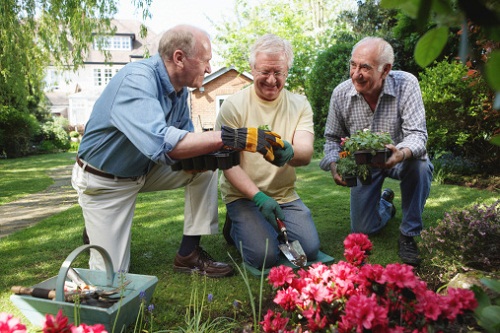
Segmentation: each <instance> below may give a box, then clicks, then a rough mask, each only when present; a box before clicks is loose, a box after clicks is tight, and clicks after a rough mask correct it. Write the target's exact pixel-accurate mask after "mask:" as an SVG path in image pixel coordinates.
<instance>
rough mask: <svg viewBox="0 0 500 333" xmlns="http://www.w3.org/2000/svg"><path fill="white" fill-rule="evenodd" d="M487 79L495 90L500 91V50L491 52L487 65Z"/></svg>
mask: <svg viewBox="0 0 500 333" xmlns="http://www.w3.org/2000/svg"><path fill="white" fill-rule="evenodd" d="M485 71H486V81H487V82H488V84H489V85H490V87H491V88H492V89H493V90H495V91H500V75H498V73H500V50H495V51H493V52H491V54H490V56H489V59H488V62H487V63H486V66H485Z"/></svg>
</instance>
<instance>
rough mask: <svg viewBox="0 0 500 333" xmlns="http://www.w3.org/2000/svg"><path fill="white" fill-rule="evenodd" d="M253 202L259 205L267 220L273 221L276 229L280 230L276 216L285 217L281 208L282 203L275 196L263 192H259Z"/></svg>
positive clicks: (272, 223)
mask: <svg viewBox="0 0 500 333" xmlns="http://www.w3.org/2000/svg"><path fill="white" fill-rule="evenodd" d="M252 200H253V202H255V204H256V205H257V207H259V210H260V212H261V213H262V215H264V217H265V218H266V220H267V221H268V222H269V223H271V225H272V226H273V227H274V229H276V230H278V223H277V222H276V218H279V219H280V220H284V219H285V214H283V211H282V210H281V207H280V205H279V204H278V203H277V202H276V200H274V199H273V198H271V197H269V196H267V195H266V194H264V193H263V192H257V194H256V195H254V197H253V199H252Z"/></svg>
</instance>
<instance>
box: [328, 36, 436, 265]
mask: <svg viewBox="0 0 500 333" xmlns="http://www.w3.org/2000/svg"><path fill="white" fill-rule="evenodd" d="M393 63H394V51H393V49H392V47H391V45H390V44H389V43H387V42H386V41H385V40H383V39H382V38H375V37H366V38H364V39H362V40H361V41H359V42H358V43H357V44H356V45H355V46H354V47H353V51H352V55H351V61H350V76H351V79H349V80H347V81H344V82H342V83H341V84H339V85H338V86H337V87H336V88H335V89H334V90H333V94H332V97H331V101H330V110H329V113H328V118H327V122H326V126H325V139H326V142H325V146H324V152H325V157H324V158H323V159H322V160H321V162H320V167H321V168H322V169H323V170H325V171H330V172H331V174H332V177H333V180H334V182H335V183H336V184H338V185H342V186H346V183H345V182H344V181H343V180H342V177H341V176H340V175H339V174H338V173H337V170H336V162H337V161H338V160H339V151H340V150H341V146H340V142H341V138H344V137H349V136H351V135H353V134H355V133H356V131H358V130H364V129H370V130H371V131H372V132H387V133H389V134H390V135H391V138H392V140H393V141H394V144H395V145H388V146H387V147H388V148H389V149H391V151H392V156H391V157H390V158H389V159H388V160H387V162H386V163H385V164H383V165H376V166H375V167H374V168H372V170H371V172H372V179H373V181H372V183H371V184H370V185H358V186H356V187H352V188H351V230H352V231H353V232H361V233H365V234H374V233H377V232H379V231H380V230H382V228H384V227H385V226H386V224H387V222H388V221H389V220H390V219H391V218H392V217H394V214H395V213H396V209H395V207H394V204H393V199H394V192H393V191H392V190H391V189H385V190H384V191H381V190H382V185H383V183H384V179H385V178H386V177H390V178H393V179H397V180H400V181H401V182H400V189H401V201H402V212H403V220H402V222H401V225H400V228H399V229H400V237H399V240H398V246H399V251H398V254H399V256H400V258H401V260H402V261H403V262H404V263H407V264H410V265H414V266H416V265H418V264H419V263H420V258H419V253H418V247H417V244H416V242H415V239H414V237H415V236H418V235H420V232H421V230H422V228H423V221H422V212H423V210H424V205H425V202H426V200H427V197H428V196H429V192H430V187H431V181H432V172H433V169H434V168H433V166H432V164H431V162H430V161H429V158H428V156H427V150H426V143H427V128H426V121H425V109H424V104H423V101H422V95H421V92H420V87H419V85H418V81H417V79H416V78H415V76H413V75H412V74H410V73H407V72H403V71H394V70H392V65H393Z"/></svg>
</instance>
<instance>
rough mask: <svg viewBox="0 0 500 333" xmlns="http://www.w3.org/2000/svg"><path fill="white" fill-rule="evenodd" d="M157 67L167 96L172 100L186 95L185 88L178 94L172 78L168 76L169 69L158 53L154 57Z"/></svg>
mask: <svg viewBox="0 0 500 333" xmlns="http://www.w3.org/2000/svg"><path fill="white" fill-rule="evenodd" d="M153 58H154V61H155V65H156V67H157V68H158V73H159V75H160V80H161V85H162V87H163V90H164V91H165V95H166V96H168V97H170V98H172V99H173V98H175V97H179V96H181V95H182V94H183V93H184V90H185V89H186V88H183V89H182V90H181V91H179V92H176V91H175V89H174V86H173V85H172V83H171V82H170V77H169V76H168V72H167V68H166V67H165V63H164V62H163V59H162V58H161V57H160V55H159V54H158V53H157V54H155V55H154V56H153Z"/></svg>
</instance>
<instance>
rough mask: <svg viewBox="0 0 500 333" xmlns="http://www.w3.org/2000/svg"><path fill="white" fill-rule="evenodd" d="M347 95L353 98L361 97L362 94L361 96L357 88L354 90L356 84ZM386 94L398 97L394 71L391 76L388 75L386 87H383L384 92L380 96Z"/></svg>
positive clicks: (385, 82)
mask: <svg viewBox="0 0 500 333" xmlns="http://www.w3.org/2000/svg"><path fill="white" fill-rule="evenodd" d="M351 82H352V81H351ZM347 93H348V94H349V96H351V97H354V96H358V97H361V94H359V93H358V91H357V90H356V88H354V84H351V86H350V88H349V91H348V92H347ZM384 94H386V95H390V96H394V97H396V85H395V82H394V73H393V72H392V71H390V72H389V75H387V77H386V78H385V80H384V85H383V87H382V92H381V93H380V96H382V95H384Z"/></svg>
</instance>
